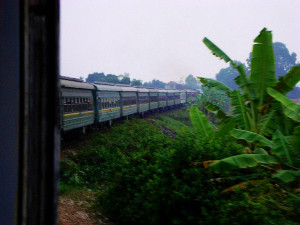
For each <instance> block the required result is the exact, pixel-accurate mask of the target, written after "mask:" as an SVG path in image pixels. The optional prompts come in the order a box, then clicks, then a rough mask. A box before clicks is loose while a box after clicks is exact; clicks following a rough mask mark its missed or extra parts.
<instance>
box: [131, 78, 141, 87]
mask: <svg viewBox="0 0 300 225" xmlns="http://www.w3.org/2000/svg"><path fill="white" fill-rule="evenodd" d="M142 84H143V82H142V81H141V80H136V79H133V80H132V81H131V85H132V86H142Z"/></svg>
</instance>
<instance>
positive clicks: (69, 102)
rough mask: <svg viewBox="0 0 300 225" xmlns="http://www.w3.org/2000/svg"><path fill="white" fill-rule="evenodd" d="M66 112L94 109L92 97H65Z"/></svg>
mask: <svg viewBox="0 0 300 225" xmlns="http://www.w3.org/2000/svg"><path fill="white" fill-rule="evenodd" d="M63 104H64V114H66V113H74V112H84V111H90V110H93V103H92V99H91V98H73V97H72V98H63Z"/></svg>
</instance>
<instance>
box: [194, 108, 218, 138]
mask: <svg viewBox="0 0 300 225" xmlns="http://www.w3.org/2000/svg"><path fill="white" fill-rule="evenodd" d="M190 118H191V121H192V124H193V127H194V129H195V131H196V132H197V133H198V134H203V135H204V136H206V137H210V136H211V135H212V133H213V127H212V126H211V124H210V122H209V121H208V119H207V117H206V116H205V115H204V114H203V113H202V112H201V111H200V110H199V109H198V108H197V107H195V106H192V107H191V108H190Z"/></svg>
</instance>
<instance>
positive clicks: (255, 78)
mask: <svg viewBox="0 0 300 225" xmlns="http://www.w3.org/2000/svg"><path fill="white" fill-rule="evenodd" d="M254 42H255V43H256V44H254V45H253V50H252V58H251V73H250V77H249V80H250V82H251V89H252V91H253V92H254V93H255V95H256V98H257V99H258V102H259V105H258V106H261V105H262V104H263V101H264V99H265V95H266V89H267V88H268V87H272V86H274V84H275V83H276V78H275V59H274V52H273V43H272V32H271V31H267V29H266V28H264V29H263V30H262V31H261V32H260V34H259V35H258V36H257V37H256V38H255V39H254Z"/></svg>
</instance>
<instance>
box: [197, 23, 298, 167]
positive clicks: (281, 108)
mask: <svg viewBox="0 0 300 225" xmlns="http://www.w3.org/2000/svg"><path fill="white" fill-rule="evenodd" d="M203 42H204V44H205V45H207V46H208V48H209V49H210V50H212V52H213V54H214V55H216V56H218V57H220V58H221V59H224V60H225V61H226V62H230V63H231V65H232V67H233V68H235V69H236V70H237V71H238V72H239V76H237V77H236V78H235V82H236V84H237V85H238V86H239V88H240V90H241V91H239V90H234V91H229V89H227V93H228V95H230V97H231V105H232V106H233V110H232V116H231V117H230V116H229V115H230V114H227V118H226V123H228V121H230V120H234V121H235V126H236V128H238V129H233V127H232V129H233V130H231V131H230V130H228V129H227V130H228V131H230V134H231V135H232V136H233V137H235V138H236V139H239V140H240V139H243V140H245V141H246V142H244V144H245V146H246V147H247V148H248V150H247V151H248V152H249V153H251V152H252V151H253V150H255V149H256V148H261V147H262V148H264V152H265V153H267V154H268V152H270V153H271V154H273V155H275V156H276V157H278V158H279V159H280V160H281V161H282V162H283V163H287V164H288V166H289V167H292V166H293V161H295V160H293V159H292V156H291V154H292V153H293V152H296V151H297V149H298V148H299V146H295V145H293V144H291V139H292V140H295V138H291V135H292V130H293V129H294V128H295V127H296V126H298V125H299V123H297V122H299V121H300V107H299V105H297V104H296V103H294V102H293V101H291V100H290V99H288V98H287V97H286V96H285V95H284V94H286V93H287V92H288V91H290V90H292V89H293V87H294V86H295V85H296V84H297V83H298V82H299V80H300V74H299V66H295V67H293V68H291V70H290V71H289V72H288V73H287V74H286V75H284V76H282V77H281V78H280V79H279V81H277V80H276V78H275V60H274V52H273V44H272V33H271V32H270V31H267V29H266V28H264V29H263V30H262V31H261V32H260V34H259V35H258V36H257V37H256V38H255V40H254V45H253V51H252V57H251V71H250V76H249V77H248V76H247V74H246V72H245V69H244V68H243V65H241V64H240V65H236V63H235V62H233V61H232V60H231V59H230V58H229V57H228V56H227V55H226V54H225V53H224V52H222V51H221V50H220V49H219V48H218V47H216V46H215V45H214V44H213V43H211V42H210V41H208V40H207V39H204V40H203ZM200 81H201V82H202V83H203V85H204V86H206V87H210V88H215V89H219V90H222V91H225V89H224V86H223V85H222V84H219V83H218V82H214V81H210V80H208V81H207V80H205V79H203V78H200ZM273 87H274V89H273ZM207 105H208V106H209V108H211V106H210V105H209V104H207ZM215 110H217V111H218V113H219V114H221V115H223V114H224V112H223V111H221V110H220V109H218V108H216V109H215ZM290 119H292V120H294V121H292V120H290ZM224 121H225V120H223V121H221V124H222V123H224ZM221 127H222V126H221ZM283 134H284V135H285V136H284V135H283ZM271 136H272V137H271ZM271 138H272V141H271V140H270V139H271ZM292 143H295V141H293V142H292ZM293 154H294V153H293ZM264 155H265V157H267V156H268V155H266V154H264ZM245 157H246V158H247V159H248V157H249V158H251V157H252V158H253V157H256V156H255V155H253V154H252V155H249V156H243V157H242V158H239V157H229V158H227V159H224V160H225V161H224V162H225V163H226V165H229V164H228V162H230V163H233V162H234V163H235V165H236V166H237V168H244V167H243V165H242V164H240V163H242V162H243V160H244V159H245ZM224 162H223V161H219V162H216V163H214V164H212V165H211V168H218V166H219V165H223V164H224ZM249 162H250V161H249ZM258 162H259V161H258ZM222 163H223V164H222ZM250 164H251V163H250ZM250 164H249V165H250ZM254 164H255V163H254ZM254 164H253V165H254ZM267 164H268V163H267ZM269 164H270V163H269ZM230 165H231V164H230ZM256 165H259V164H258V163H256ZM256 165H255V166H256ZM267 167H268V169H270V168H273V167H272V165H268V166H267ZM225 169H226V168H225V167H224V170H225ZM293 169H295V170H298V169H297V168H295V167H293Z"/></svg>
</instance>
